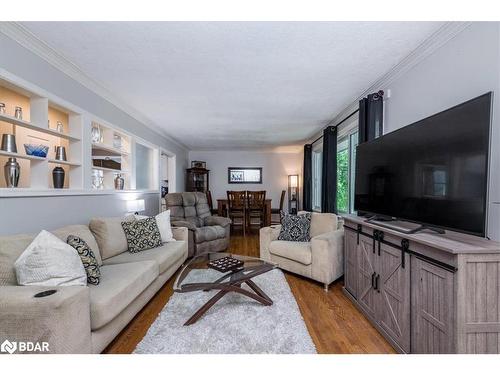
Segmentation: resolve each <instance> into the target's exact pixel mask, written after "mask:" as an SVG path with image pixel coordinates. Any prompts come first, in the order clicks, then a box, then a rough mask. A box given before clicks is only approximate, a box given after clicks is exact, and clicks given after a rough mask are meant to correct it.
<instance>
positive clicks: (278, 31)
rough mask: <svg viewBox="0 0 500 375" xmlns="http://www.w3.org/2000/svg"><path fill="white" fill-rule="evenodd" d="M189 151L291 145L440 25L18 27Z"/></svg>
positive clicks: (74, 24) (61, 24) (106, 24)
mask: <svg viewBox="0 0 500 375" xmlns="http://www.w3.org/2000/svg"><path fill="white" fill-rule="evenodd" d="M22 24H23V25H24V26H25V27H27V28H28V29H29V30H30V31H31V32H32V33H34V34H35V35H36V36H37V37H38V38H40V39H41V40H43V41H45V42H46V43H47V44H48V45H50V46H51V47H53V48H54V49H55V50H56V51H58V52H59V53H60V54H62V55H63V56H65V57H66V58H67V59H68V60H70V61H71V62H72V63H74V64H76V65H77V66H78V67H79V68H80V69H81V70H82V71H83V72H84V73H85V74H86V75H88V76H89V77H90V78H92V79H93V80H95V81H97V82H99V83H100V84H101V85H102V86H104V87H106V88H107V89H108V90H109V91H111V92H112V93H113V94H114V95H115V96H117V97H118V98H119V99H121V100H122V101H123V102H125V103H127V104H129V105H130V106H131V107H133V108H135V109H136V110H138V111H139V112H141V113H142V114H143V115H145V116H146V117H147V118H148V119H150V120H151V121H152V122H153V123H154V124H156V125H157V126H159V127H161V128H163V129H165V130H166V131H167V132H168V134H170V135H171V136H172V137H173V138H174V139H177V140H178V141H180V142H181V143H183V144H185V145H187V146H188V147H189V148H190V149H193V150H196V149H198V150H202V149H221V148H226V149H238V148H255V147H272V146H280V145H290V144H297V143H298V142H300V141H303V140H305V139H307V138H309V137H311V136H312V135H313V134H314V133H315V132H317V131H318V130H320V129H321V128H322V127H323V126H325V124H326V123H327V122H328V121H329V120H330V119H332V117H333V116H334V115H336V114H337V113H338V112H339V111H341V110H342V109H343V108H344V107H345V106H346V105H348V104H350V102H351V101H352V100H354V99H355V98H356V97H357V96H359V95H360V94H361V93H362V92H363V91H364V90H365V89H366V88H367V87H369V86H370V85H371V84H372V83H373V82H374V81H375V80H376V79H377V78H379V77H380V76H381V75H383V74H384V73H386V72H387V71H388V70H389V69H390V68H391V67H393V66H394V65H396V64H397V63H398V62H399V61H401V60H402V59H403V58H404V57H406V56H407V55H408V54H409V53H410V52H411V51H413V50H414V49H415V48H416V47H417V46H418V45H419V44H420V43H422V42H423V41H424V40H425V39H426V38H428V37H429V36H430V35H431V34H432V33H433V32H435V31H436V30H437V29H438V28H439V27H440V26H441V25H442V23H439V22H312V23H311V22H268V23H265V22H230V23H222V22H119V23H113V22H36V23H33V22H24V23H22Z"/></svg>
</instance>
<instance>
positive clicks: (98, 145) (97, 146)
mask: <svg viewBox="0 0 500 375" xmlns="http://www.w3.org/2000/svg"><path fill="white" fill-rule="evenodd" d="M92 148H94V149H96V150H102V151H108V152H111V153H112V154H114V155H116V156H121V155H124V156H126V155H129V153H128V152H126V151H123V150H120V149H117V148H114V147H112V146H107V145H104V144H101V143H92Z"/></svg>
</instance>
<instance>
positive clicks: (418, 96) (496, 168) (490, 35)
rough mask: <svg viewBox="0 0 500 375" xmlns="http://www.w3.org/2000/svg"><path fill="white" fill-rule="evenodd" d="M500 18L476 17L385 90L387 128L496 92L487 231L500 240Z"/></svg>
mask: <svg viewBox="0 0 500 375" xmlns="http://www.w3.org/2000/svg"><path fill="white" fill-rule="evenodd" d="M499 28H500V24H499V23H498V22H477V23H473V24H472V25H471V26H470V27H468V28H467V29H465V30H464V31H462V32H461V33H460V34H458V35H457V36H456V37H455V38H453V39H452V40H450V41H449V42H448V43H446V44H445V45H443V46H442V47H441V48H439V49H438V50H436V51H435V52H434V53H433V54H431V55H430V56H428V57H427V58H425V59H424V60H422V61H421V62H420V63H419V64H417V65H416V66H414V67H413V68H412V69H411V70H409V71H407V72H406V73H405V74H403V75H401V76H400V77H399V78H397V79H396V80H394V81H393V82H392V83H391V84H390V85H388V86H387V87H381V88H382V89H383V90H384V91H386V92H387V90H390V91H391V96H390V98H389V99H387V100H386V102H385V119H384V127H385V132H386V133H387V132H391V131H393V130H396V129H398V128H400V127H402V126H405V125H408V124H411V123H413V122H415V121H417V120H420V119H422V118H425V117H427V116H430V115H432V114H434V113H436V112H440V111H442V110H445V109H447V108H449V107H452V106H454V105H456V104H459V103H461V102H463V101H466V100H469V99H472V98H474V97H476V96H479V95H481V94H484V93H486V92H488V91H493V92H494V104H493V122H492V141H491V145H492V154H491V166H490V171H491V173H490V185H489V188H490V191H489V194H490V197H489V198H490V199H489V218H488V220H489V225H488V235H489V237H491V238H494V239H496V240H500V225H499V223H500V205H499V204H495V203H494V202H500V117H499V115H500V90H499V88H500V87H499V84H500V74H499V69H500V29H499Z"/></svg>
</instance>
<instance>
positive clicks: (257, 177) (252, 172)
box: [227, 167, 262, 184]
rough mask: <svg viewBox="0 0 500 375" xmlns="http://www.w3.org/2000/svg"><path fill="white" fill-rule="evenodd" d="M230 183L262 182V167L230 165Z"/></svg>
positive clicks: (228, 181)
mask: <svg viewBox="0 0 500 375" xmlns="http://www.w3.org/2000/svg"><path fill="white" fill-rule="evenodd" d="M227 183H228V184H262V167H229V168H228V169H227Z"/></svg>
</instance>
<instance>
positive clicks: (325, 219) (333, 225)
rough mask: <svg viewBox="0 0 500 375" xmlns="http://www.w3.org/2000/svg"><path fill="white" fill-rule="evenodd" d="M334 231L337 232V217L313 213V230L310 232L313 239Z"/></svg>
mask: <svg viewBox="0 0 500 375" xmlns="http://www.w3.org/2000/svg"><path fill="white" fill-rule="evenodd" d="M334 230H337V215H335V214H330V213H319V212H313V213H312V217H311V229H310V232H309V233H310V235H311V238H312V237H316V236H319V235H320V234H323V233H328V232H332V231H334Z"/></svg>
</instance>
